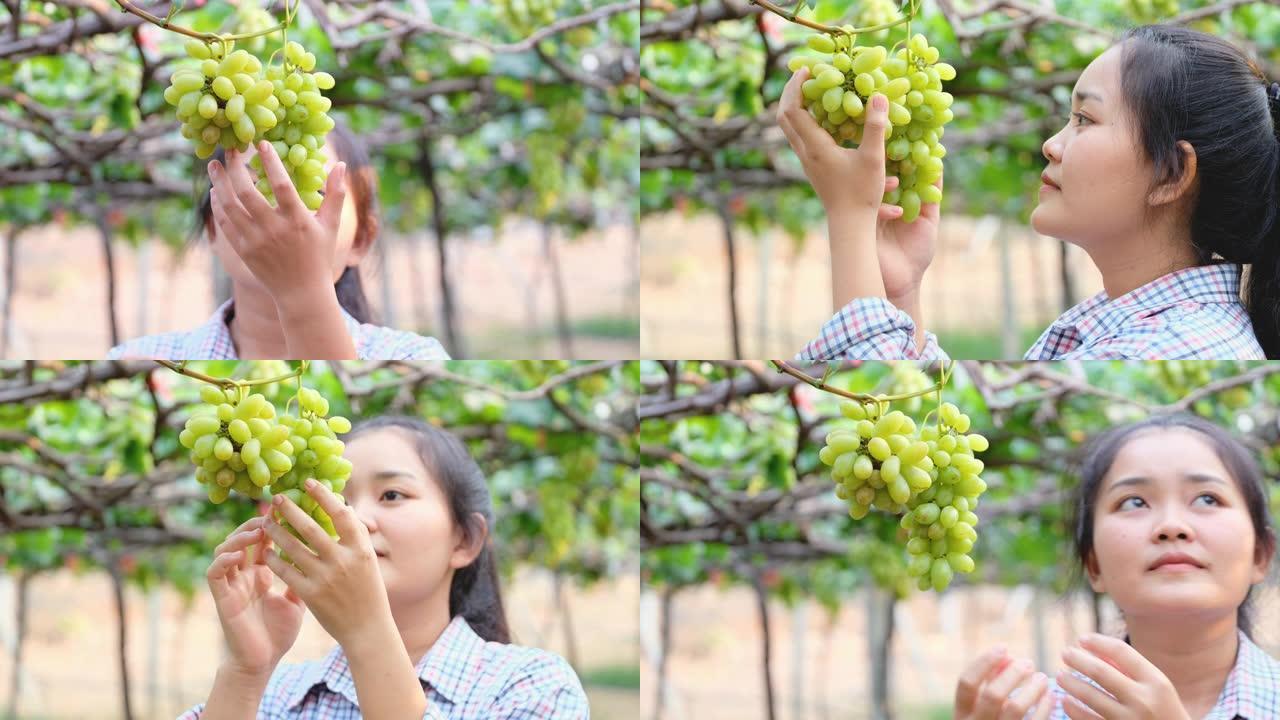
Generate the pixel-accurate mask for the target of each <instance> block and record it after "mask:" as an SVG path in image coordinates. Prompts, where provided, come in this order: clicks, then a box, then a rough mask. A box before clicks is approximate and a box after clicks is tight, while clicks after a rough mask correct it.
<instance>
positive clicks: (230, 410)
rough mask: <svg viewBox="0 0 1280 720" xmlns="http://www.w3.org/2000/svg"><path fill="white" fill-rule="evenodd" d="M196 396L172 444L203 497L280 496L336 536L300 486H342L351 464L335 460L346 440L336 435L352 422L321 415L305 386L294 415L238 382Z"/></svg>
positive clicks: (324, 405) (320, 404) (322, 406)
mask: <svg viewBox="0 0 1280 720" xmlns="http://www.w3.org/2000/svg"><path fill="white" fill-rule="evenodd" d="M200 399H201V401H202V404H200V405H198V406H197V407H196V408H195V409H194V410H193V411H192V415H191V417H190V419H188V420H187V422H186V425H185V427H184V428H183V430H182V432H181V433H179V435H178V441H179V442H180V443H181V444H182V446H183V447H185V448H187V449H188V450H190V451H191V454H190V458H191V462H192V463H193V464H194V465H195V466H196V480H197V481H198V482H199V483H200V484H202V485H204V486H205V487H206V488H207V491H208V494H209V500H210V501H211V502H213V503H222V502H225V501H226V500H227V498H228V497H229V496H230V494H231V492H232V491H235V492H238V493H240V494H242V495H245V496H247V497H249V498H250V499H253V500H256V501H260V500H263V499H264V498H266V497H270V496H273V495H275V494H277V493H285V494H286V495H287V496H288V497H289V498H290V499H291V500H293V501H294V502H295V503H296V504H297V505H298V506H299V507H301V508H302V509H303V510H304V511H305V512H307V513H308V514H310V515H311V516H312V517H313V518H315V520H316V522H317V523H318V524H319V525H320V526H321V527H322V528H324V529H325V531H326V532H328V533H329V534H330V535H336V532H335V530H334V528H333V521H332V519H330V518H329V516H328V515H327V514H326V513H325V512H324V510H323V509H321V508H320V507H319V506H318V505H316V502H315V501H314V500H312V499H311V497H310V496H309V495H307V494H305V493H304V492H303V491H302V489H301V488H302V483H303V482H304V481H305V480H306V479H307V478H315V479H316V481H317V482H319V483H320V484H322V485H324V486H325V487H327V488H328V489H329V490H331V491H333V492H335V493H339V494H340V493H341V492H342V490H343V489H344V488H345V487H346V483H347V479H348V478H349V477H350V476H351V462H350V461H349V460H347V459H346V458H344V457H342V452H343V450H344V449H345V445H344V444H343V442H342V441H341V440H338V439H337V435H338V434H339V433H345V432H349V431H350V430H351V422H350V421H349V420H347V419H346V418H344V417H341V416H334V417H326V416H327V415H328V412H329V403H328V401H327V400H325V399H324V397H322V396H321V395H320V394H319V393H318V392H316V391H315V390H313V389H311V388H305V387H304V388H300V389H299V390H298V393H297V400H298V407H299V413H298V416H297V417H294V416H292V415H288V414H285V415H279V414H277V413H276V409H275V406H274V405H272V404H271V403H270V402H268V401H267V399H266V398H265V397H264V396H263V395H262V394H260V393H251V392H249V388H248V387H246V386H244V385H234V386H230V387H226V388H223V387H218V386H215V385H206V386H205V387H203V388H201V389H200ZM281 520H283V518H281Z"/></svg>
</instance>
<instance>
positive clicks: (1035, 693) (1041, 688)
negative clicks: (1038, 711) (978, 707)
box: [1000, 672, 1049, 720]
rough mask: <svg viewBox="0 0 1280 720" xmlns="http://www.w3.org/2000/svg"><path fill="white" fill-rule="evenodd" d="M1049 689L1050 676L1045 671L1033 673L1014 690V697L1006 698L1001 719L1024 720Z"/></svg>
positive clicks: (1001, 710) (1001, 709)
mask: <svg viewBox="0 0 1280 720" xmlns="http://www.w3.org/2000/svg"><path fill="white" fill-rule="evenodd" d="M1048 689H1049V678H1048V677H1046V676H1045V674H1044V673H1039V672H1038V673H1036V674H1034V675H1032V676H1031V677H1030V678H1029V679H1028V680H1027V681H1026V682H1024V683H1022V684H1021V685H1019V686H1018V688H1017V690H1015V691H1013V695H1012V697H1010V698H1008V699H1007V700H1005V702H1004V705H1003V706H1002V707H1001V708H1000V720H1022V718H1024V717H1026V715H1027V713H1028V712H1030V711H1031V708H1033V707H1036V705H1037V703H1039V702H1041V700H1042V699H1043V698H1044V695H1045V692H1046V691H1048Z"/></svg>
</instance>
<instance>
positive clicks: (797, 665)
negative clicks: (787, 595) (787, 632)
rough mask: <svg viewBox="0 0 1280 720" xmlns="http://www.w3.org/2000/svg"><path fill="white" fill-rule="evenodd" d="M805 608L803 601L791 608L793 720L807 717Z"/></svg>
mask: <svg viewBox="0 0 1280 720" xmlns="http://www.w3.org/2000/svg"><path fill="white" fill-rule="evenodd" d="M807 610H808V606H807V605H806V604H805V603H803V602H800V603H796V606H795V607H794V608H792V609H791V717H793V718H795V720H804V718H806V717H808V713H807V712H806V708H805V701H806V700H808V699H809V692H808V691H807V690H806V689H805V686H804V680H805V678H806V677H808V672H807V669H806V668H805V656H806V655H807V654H808V652H807V651H806V649H805V639H806V636H807V635H808V633H809V615H808V612H807Z"/></svg>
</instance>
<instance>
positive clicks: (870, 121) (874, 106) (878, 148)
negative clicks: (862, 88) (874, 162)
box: [858, 93, 889, 162]
mask: <svg viewBox="0 0 1280 720" xmlns="http://www.w3.org/2000/svg"><path fill="white" fill-rule="evenodd" d="M888 127H889V98H887V97H885V96H884V95H881V94H880V93H876V94H875V95H872V96H871V98H870V100H868V102H867V119H866V122H865V123H864V124H863V126H862V142H861V143H859V145H858V149H859V150H861V151H864V152H870V153H872V155H873V157H876V158H879V160H880V162H884V136H885V132H886V131H887V130H888Z"/></svg>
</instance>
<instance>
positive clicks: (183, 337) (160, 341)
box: [106, 331, 203, 360]
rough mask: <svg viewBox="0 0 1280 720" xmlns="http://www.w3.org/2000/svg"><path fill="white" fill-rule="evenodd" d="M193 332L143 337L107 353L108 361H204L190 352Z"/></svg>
mask: <svg viewBox="0 0 1280 720" xmlns="http://www.w3.org/2000/svg"><path fill="white" fill-rule="evenodd" d="M193 334H194V333H193V331H176V332H167V333H159V334H156V335H143V336H142V337H136V338H133V339H131V340H125V341H124V342H122V343H120V344H119V345H116V346H115V347H113V348H111V349H110V350H108V351H107V358H106V359H108V360H129V359H140V358H145V359H147V360H192V359H203V358H197V357H195V356H192V355H191V353H190V352H189V351H188V348H189V347H190V346H191V339H192V335H193Z"/></svg>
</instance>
